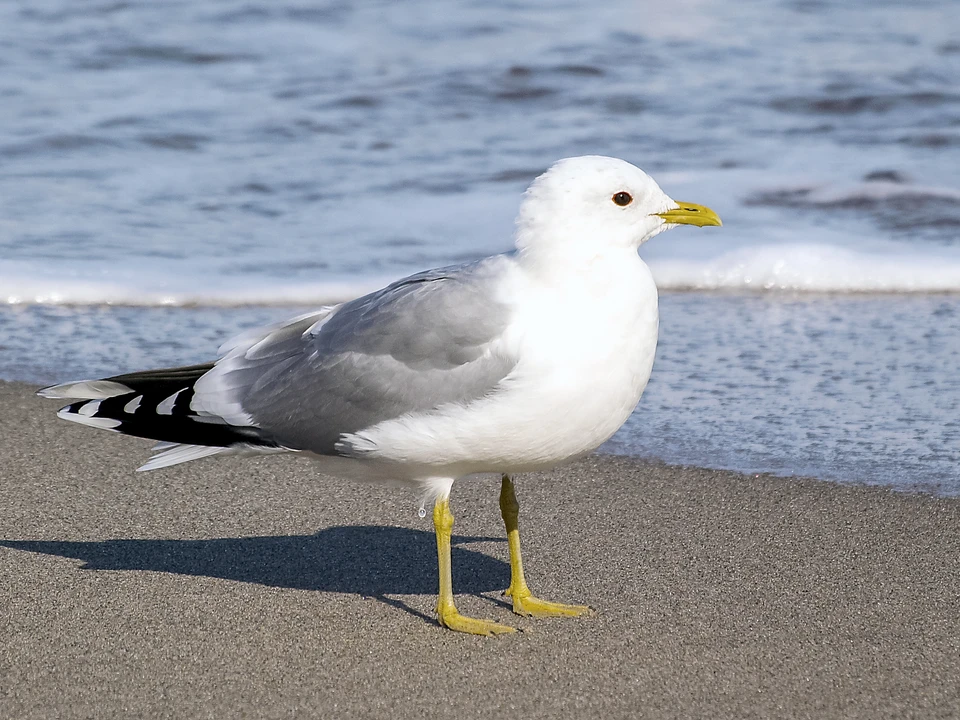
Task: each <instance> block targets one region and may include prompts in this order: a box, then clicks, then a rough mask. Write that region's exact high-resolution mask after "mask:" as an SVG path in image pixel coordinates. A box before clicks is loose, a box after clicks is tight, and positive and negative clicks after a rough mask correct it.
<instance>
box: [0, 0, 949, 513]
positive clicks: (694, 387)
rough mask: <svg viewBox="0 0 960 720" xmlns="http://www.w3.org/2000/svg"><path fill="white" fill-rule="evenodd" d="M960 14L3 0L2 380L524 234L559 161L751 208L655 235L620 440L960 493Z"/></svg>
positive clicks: (724, 205)
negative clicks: (637, 367)
mask: <svg viewBox="0 0 960 720" xmlns="http://www.w3.org/2000/svg"><path fill="white" fill-rule="evenodd" d="M956 10H957V8H956V4H955V3H953V2H922V1H921V2H913V3H909V4H906V3H894V2H883V1H876V0H874V1H871V0H851V1H849V2H828V1H819V0H793V1H790V2H785V1H781V2H777V1H771V2H767V3H729V2H722V1H721V0H687V1H681V2H676V3H670V4H665V3H657V2H638V1H636V0H612V1H611V2H605V3H602V4H588V3H574V2H570V3H555V4H552V5H551V7H550V9H549V11H547V10H544V9H543V7H542V6H541V5H540V4H537V3H532V2H484V3H476V2H455V3H447V2H428V1H426V0H411V2H406V3H387V2H366V3H342V2H316V3H307V2H301V3H289V2H283V1H281V2H276V3H266V2H248V3H230V2H220V1H214V0H200V1H196V2H189V3H187V2H182V3H180V2H166V3H150V2H122V1H121V2H115V1H111V2H104V3H95V2H94V3H84V4H83V5H82V6H81V5H77V4H76V3H70V2H67V1H66V0H39V1H37V2H32V3H29V4H27V3H4V4H0V299H2V301H3V305H0V378H6V379H18V380H27V381H32V382H38V383H39V382H48V381H49V382H52V381H54V380H63V379H69V378H75V377H82V376H86V375H93V374H99V373H113V372H116V371H122V370H132V369H137V368H143V367H149V366H153V365H165V364H176V363H188V362H195V361H200V360H204V359H208V358H209V357H211V356H212V354H213V352H214V350H215V347H216V345H217V344H218V343H219V342H220V341H222V340H223V339H224V338H225V337H226V336H229V335H230V334H232V333H234V332H236V331H237V330H239V329H242V328H244V327H247V326H249V325H251V324H255V323H262V322H267V321H271V320H275V319H279V318H282V317H285V316H287V315H293V314H295V313H297V312H299V311H301V310H302V309H303V308H304V307H309V306H312V305H315V304H318V303H322V302H330V301H333V300H341V299H346V298H348V297H352V296H355V295H357V294H360V293H362V292H364V291H367V290H371V289H374V288H376V287H379V286H380V285H381V284H382V283H384V282H386V281H388V280H391V279H395V278H397V277H400V276H402V275H405V274H408V273H410V272H413V271H416V270H419V269H423V268H426V267H432V266H436V265H443V264H449V263H455V262H461V261H465V260H470V259H474V258H477V257H481V256H483V255H487V254H490V253H494V252H499V251H503V250H506V249H508V248H509V247H510V246H511V232H512V227H513V218H514V215H515V213H516V209H517V206H518V204H519V200H520V194H521V193H522V191H523V189H524V188H525V187H526V185H527V184H528V183H529V182H530V180H532V179H533V177H535V176H536V175H537V174H538V173H539V172H541V171H542V170H543V169H545V168H546V167H547V166H549V165H550V164H551V163H552V162H553V161H554V160H556V159H558V158H560V157H564V156H569V155H576V154H585V153H600V154H608V155H615V156H619V157H623V158H625V159H627V160H630V161H631V162H634V163H636V164H638V165H640V166H641V167H643V168H644V169H646V170H647V171H649V172H650V173H651V174H652V175H654V177H655V178H656V179H657V180H658V181H659V182H660V184H661V185H662V186H663V188H664V189H665V190H666V191H667V192H668V193H669V194H670V195H672V196H673V197H676V198H679V199H681V200H689V201H692V202H700V203H703V204H707V205H709V206H711V207H713V208H714V209H716V210H717V211H718V212H719V213H720V215H721V216H722V217H723V219H724V228H723V229H722V230H717V231H711V232H708V231H695V230H693V229H687V228H683V229H678V230H676V231H673V232H671V233H669V234H667V235H663V236H660V237H658V238H656V239H655V240H653V241H652V242H651V243H649V244H648V245H647V246H645V247H644V248H642V250H641V254H642V255H643V257H644V258H645V259H646V260H647V261H648V262H649V264H650V266H651V268H652V269H653V271H654V274H655V276H656V278H657V281H658V283H659V285H660V287H661V289H663V290H664V291H665V292H664V294H663V297H662V313H663V317H662V323H661V347H660V351H659V354H658V360H657V364H656V367H655V369H654V375H653V378H652V380H651V384H650V387H649V389H648V391H647V393H646V395H645V396H644V399H643V401H642V402H641V405H640V407H639V408H638V410H637V412H636V413H635V414H634V416H633V417H632V418H631V420H630V421H629V422H628V423H627V425H626V426H625V427H624V429H623V430H621V432H620V433H619V434H618V435H617V436H616V437H615V438H614V439H613V440H612V441H611V442H610V443H609V444H608V445H607V446H606V447H605V450H607V451H610V452H619V453H628V454H633V455H639V456H644V457H654V458H660V459H663V460H666V461H668V462H679V463H691V464H698V465H707V466H714V467H725V468H732V469H737V470H743V471H747V472H762V471H763V472H776V473H779V474H783V475H813V476H815V477H820V478H823V479H828V480H837V481H852V482H868V483H879V484H888V485H893V486H895V487H899V488H902V489H916V490H921V491H929V492H936V493H942V494H960V472H958V471H957V462H956V461H957V454H958V452H960V451H958V444H957V440H958V436H957V428H956V422H957V419H956V418H957V409H958V405H960V387H958V381H957V380H956V367H957V349H958V348H960V335H958V331H960V320H958V317H960V314H958V313H960V172H958V168H960V13H958V12H957V11H956Z"/></svg>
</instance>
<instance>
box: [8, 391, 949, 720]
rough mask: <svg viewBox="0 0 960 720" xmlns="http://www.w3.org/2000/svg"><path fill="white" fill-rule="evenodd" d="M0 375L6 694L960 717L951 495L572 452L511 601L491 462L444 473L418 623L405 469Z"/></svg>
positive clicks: (41, 701)
mask: <svg viewBox="0 0 960 720" xmlns="http://www.w3.org/2000/svg"><path fill="white" fill-rule="evenodd" d="M33 389H34V386H32V385H26V384H22V383H5V382H0V406H2V407H3V413H2V414H0V433H2V435H3V437H4V445H3V448H2V450H0V477H2V478H3V486H4V503H2V505H0V508H2V509H0V572H2V573H3V576H4V578H5V580H6V582H4V583H2V584H0V607H4V608H7V610H6V612H5V613H3V614H2V615H3V617H0V636H2V637H3V638H4V642H3V643H2V645H0V677H2V678H4V683H3V689H2V690H3V691H2V692H0V715H2V716H4V717H44V716H51V715H57V716H59V717H100V718H109V717H118V718H119V717H131V716H147V717H204V716H210V715H220V716H240V715H244V714H256V715H260V716H264V717H289V716H298V717H300V716H315V715H323V716H330V715H333V714H335V715H337V716H340V715H351V714H352V715H363V716H365V717H384V718H387V717H389V718H399V717H407V716H422V717H441V716H450V715H456V716H458V717H491V716H492V715H493V714H494V713H498V714H499V713H504V712H511V713H518V714H523V715H525V716H527V717H552V718H557V717H583V716H585V715H588V714H598V713H603V714H604V716H606V717H612V718H617V717H638V716H649V717H657V718H660V717H678V718H680V717H686V718H689V717H712V718H725V717H731V718H732V717H745V716H755V717H785V718H786V717H790V718H796V717H839V716H843V717H864V718H868V717H869V718H877V717H897V718H908V717H924V718H930V717H951V716H956V715H957V714H960V681H958V679H957V678H960V613H958V612H957V610H956V608H957V607H958V604H960V603H958V599H960V500H957V499H950V498H938V497H933V496H927V495H920V494H909V493H904V492H899V491H893V490H890V489H886V488H878V487H870V486H861V485H845V484H844V485H840V484H835V483H830V482H827V481H820V480H808V479H800V478H781V477H773V476H767V475H761V476H759V477H754V476H752V475H750V476H746V475H740V474H737V473H733V472H726V471H715V470H706V469H702V468H694V467H681V466H668V465H663V464H660V463H652V462H645V461H642V460H636V459H632V458H626V457H621V456H610V455H602V456H597V455H594V456H591V457H588V458H586V459H584V460H581V461H578V462H576V463H573V464H571V465H568V466H564V467H562V468H559V469H556V470H554V471H551V472H548V473H537V474H531V475H521V476H519V478H518V494H519V498H520V505H521V509H520V527H521V536H522V541H523V549H524V561H525V566H526V569H527V575H528V580H529V581H530V584H531V587H532V588H533V590H534V592H535V593H537V594H539V595H541V596H543V597H545V598H548V599H553V600H558V601H561V602H585V603H587V604H589V605H591V606H592V607H594V608H595V609H596V611H597V613H596V615H595V616H593V617H588V618H583V619H579V620H566V619H565V620H560V619H545V620H534V619H527V618H518V617H516V616H513V615H512V614H511V613H510V612H509V610H508V608H506V607H505V606H503V604H502V601H501V599H500V591H501V590H502V589H503V587H505V585H506V582H507V581H508V580H509V568H508V565H507V563H506V557H507V555H506V553H507V549H506V543H505V538H504V535H503V528H502V525H501V524H500V519H499V513H498V509H497V483H496V482H495V481H492V480H490V481H488V480H485V479H484V480H477V481H473V482H470V481H464V482H460V483H457V485H455V487H454V491H453V494H452V496H451V500H452V505H453V512H454V514H455V516H456V524H455V525H454V531H453V532H454V544H455V549H454V552H453V565H454V590H455V592H456V593H457V603H458V607H459V608H460V609H461V611H462V612H464V613H465V614H472V615H475V616H479V617H488V618H490V619H493V620H496V621H499V622H506V623H508V624H514V625H517V626H519V627H521V628H523V629H524V630H525V632H522V633H519V634H517V635H515V636H510V637H503V638H497V639H487V638H476V637H470V636H464V635H458V634H455V633H451V632H448V631H444V630H442V629H440V628H439V627H438V626H437V625H436V623H435V622H434V621H433V619H432V618H433V609H432V608H433V603H434V601H435V598H434V596H433V593H434V592H435V585H436V555H435V546H434V538H433V532H432V525H431V524H430V522H429V518H428V519H425V520H421V519H419V518H418V517H417V514H416V505H417V502H416V500H417V499H416V497H414V494H412V493H409V492H406V491H404V490H400V489H396V488H381V487H378V486H368V485H356V484H350V483H348V482H346V481H337V480H334V479H330V478H324V477H322V476H319V475H317V474H316V472H315V469H314V468H313V466H312V465H311V463H310V462H309V461H307V460H305V459H303V458H295V457H294V458H263V459H241V458H223V459H213V460H205V461H199V462H196V463H189V464H186V465H183V466H179V467H177V468H171V469H167V470H161V471H156V472H151V473H141V474H135V473H134V470H135V469H136V467H137V466H138V465H139V464H141V463H142V461H143V460H144V459H145V458H146V457H147V455H148V452H149V448H150V446H151V444H152V443H151V442H150V441H145V440H141V439H137V438H129V437H122V436H118V435H116V434H113V433H106V432H103V431H96V430H93V429H90V428H83V427H80V426H76V425H72V424H70V423H66V422H63V421H60V420H58V419H57V418H56V414H55V411H56V409H57V407H58V405H57V404H56V403H54V402H51V401H44V400H42V399H40V398H37V397H35V396H33V395H32V392H33Z"/></svg>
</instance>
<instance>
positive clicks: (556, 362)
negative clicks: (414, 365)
mask: <svg viewBox="0 0 960 720" xmlns="http://www.w3.org/2000/svg"><path fill="white" fill-rule="evenodd" d="M633 258H634V259H635V260H633V261H629V262H626V263H624V262H616V263H611V264H610V267H606V268H592V272H591V273H590V276H589V277H587V278H586V279H582V281H581V282H574V283H571V282H569V281H568V282H563V283H551V284H549V285H545V284H541V283H537V282H526V283H525V284H524V285H523V286H522V288H521V289H520V292H521V295H520V296H518V298H517V303H516V307H517V312H516V315H515V320H514V322H513V323H512V324H511V328H510V330H509V332H508V334H507V338H506V343H507V344H509V345H510V346H511V347H513V349H514V351H515V352H517V354H518V356H519V357H520V358H521V359H520V362H519V363H518V366H517V368H516V369H515V371H514V372H513V373H511V375H510V376H509V377H508V378H507V379H506V380H505V381H504V382H503V383H502V384H501V386H500V387H499V388H498V389H497V391H496V392H495V393H493V394H491V395H490V396H489V397H487V398H485V399H483V400H480V401H478V402H474V403H471V404H470V405H468V406H465V407H460V406H457V407H446V408H444V410H443V412H441V413H434V414H430V415H421V416H416V417H407V418H402V419H399V420H396V421H390V422H387V423H382V424H381V425H379V426H377V427H376V428H372V429H371V430H370V431H367V432H366V433H365V435H367V436H368V437H369V438H370V439H371V440H373V441H374V442H375V444H376V445H377V446H378V447H379V448H380V451H378V452H376V453H374V454H375V455H376V456H377V457H376V458H373V457H371V460H382V461H385V462H388V463H401V464H403V465H404V466H405V467H407V468H409V467H410V466H411V465H419V466H421V467H430V468H433V469H434V470H435V471H436V472H437V473H444V474H446V473H448V474H449V475H450V476H452V477H458V476H462V475H465V474H468V473H474V472H507V471H514V472H516V471H521V470H530V469H534V468H541V467H549V466H552V465H555V464H556V463H558V462H561V461H563V460H566V459H568V458H570V457H573V456H576V455H579V454H583V453H585V452H588V451H590V450H593V449H595V448H596V447H597V446H599V445H600V444H602V443H603V442H604V441H605V440H607V439H608V438H609V437H610V436H611V435H613V434H614V433H615V432H616V431H617V430H618V429H619V427H620V426H621V425H622V424H623V423H624V421H625V420H626V419H627V417H629V415H630V413H631V412H632V411H633V409H634V408H635V407H636V404H637V401H638V400H639V399H640V395H641V394H642V392H643V390H644V388H645V387H646V384H647V381H648V380H649V378H650V372H651V369H652V367H653V359H654V354H655V351H656V344H657V326H658V314H657V290H656V286H655V284H654V282H653V278H652V277H651V275H650V271H649V270H648V269H647V267H646V265H644V263H643V262H642V261H641V260H640V259H639V257H637V256H636V254H633ZM621 260H622V259H621ZM594 280H596V281H594Z"/></svg>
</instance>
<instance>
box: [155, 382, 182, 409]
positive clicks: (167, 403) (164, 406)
mask: <svg viewBox="0 0 960 720" xmlns="http://www.w3.org/2000/svg"><path fill="white" fill-rule="evenodd" d="M184 390H186V388H180V389H179V390H177V391H176V392H175V393H174V394H173V395H171V396H170V397H168V398H167V399H166V400H164V401H163V402H162V403H160V404H159V405H157V415H173V405H174V403H176V402H177V397H178V396H179V395H180V393H182V392H183V391H184Z"/></svg>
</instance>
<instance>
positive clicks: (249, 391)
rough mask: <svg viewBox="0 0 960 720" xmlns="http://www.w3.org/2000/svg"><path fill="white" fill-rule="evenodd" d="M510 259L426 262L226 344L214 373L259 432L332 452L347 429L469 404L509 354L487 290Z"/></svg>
mask: <svg viewBox="0 0 960 720" xmlns="http://www.w3.org/2000/svg"><path fill="white" fill-rule="evenodd" d="M511 262H512V260H511V259H509V258H507V257H504V256H497V257H493V258H488V259H486V260H483V261H480V262H477V263H471V264H468V265H462V266H456V267H449V268H441V269H438V270H431V271H428V272H424V273H420V274H417V275H413V276H411V277H409V278H406V279H404V280H401V281H399V282H396V283H394V284H392V285H389V286H388V287H386V288H384V289H383V290H380V291H378V292H375V293H372V294H370V295H366V296H364V297H361V298H358V299H356V300H353V301H351V302H348V303H345V304H343V305H341V306H339V307H337V308H332V309H329V310H326V311H321V312H319V313H314V314H311V315H308V316H304V317H302V318H298V319H296V320H295V321H293V322H291V323H289V324H286V325H283V326H280V327H277V328H275V329H273V330H272V331H271V332H270V333H268V334H266V335H265V336H263V338H262V339H261V340H259V341H258V342H256V343H254V344H252V345H250V346H249V347H245V346H246V343H241V344H240V345H239V346H237V347H236V349H235V350H234V351H233V353H231V352H229V351H228V352H227V355H226V357H225V359H224V361H221V363H219V364H218V367H217V368H216V369H215V370H214V371H212V373H211V375H212V376H213V375H219V377H218V384H221V387H224V386H225V387H227V388H229V393H230V394H231V395H232V396H233V399H234V400H235V402H237V403H239V406H240V407H241V408H242V410H243V411H244V412H245V413H247V414H248V415H249V416H250V418H251V419H252V420H253V422H254V423H255V424H256V426H257V427H259V428H260V431H261V432H262V433H263V435H264V436H266V437H269V438H271V439H272V440H273V441H275V442H277V443H279V444H280V445H283V446H285V447H288V448H291V449H296V450H309V451H312V452H315V453H319V454H327V455H331V454H336V452H337V450H336V447H335V446H336V443H337V442H338V440H339V439H340V438H341V436H342V435H344V434H346V433H353V432H357V431H359V430H362V429H364V428H367V427H370V426H372V425H375V424H377V423H379V422H382V421H385V420H390V419H393V418H397V417H400V416H402V415H404V414H407V413H417V412H424V411H429V410H431V409H432V408H435V407H438V406H441V405H445V404H448V403H469V402H470V401H472V400H476V399H478V398H480V397H482V396H484V395H486V394H487V393H490V392H492V391H493V390H494V389H495V388H496V386H497V384H498V383H499V382H500V381H501V380H503V378H504V377H506V376H507V375H508V374H509V373H510V371H511V370H512V369H513V368H514V366H515V365H516V362H517V359H516V358H515V357H511V356H508V355H505V354H502V353H501V352H498V347H497V340H498V338H499V336H500V334H501V333H502V332H503V330H504V328H505V327H506V326H507V324H508V323H509V320H510V317H509V313H508V310H507V308H506V307H505V306H503V305H501V304H499V303H498V302H497V300H496V299H495V291H496V284H497V282H498V277H500V276H501V275H502V273H503V272H504V271H505V270H507V268H505V265H509V264H510V263H511ZM248 342H249V341H248ZM241 350H242V352H238V351H241Z"/></svg>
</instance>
